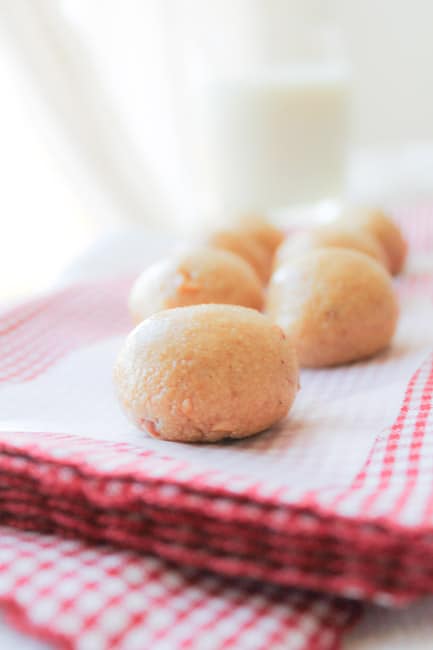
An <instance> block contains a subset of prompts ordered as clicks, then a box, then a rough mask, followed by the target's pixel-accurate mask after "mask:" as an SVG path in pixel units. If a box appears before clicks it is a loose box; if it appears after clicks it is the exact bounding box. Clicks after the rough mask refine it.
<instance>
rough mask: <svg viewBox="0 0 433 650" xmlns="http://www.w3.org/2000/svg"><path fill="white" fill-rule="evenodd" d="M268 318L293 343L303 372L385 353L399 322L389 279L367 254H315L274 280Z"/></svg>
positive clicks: (288, 265) (289, 265) (287, 266)
mask: <svg viewBox="0 0 433 650" xmlns="http://www.w3.org/2000/svg"><path fill="white" fill-rule="evenodd" d="M266 312H267V313H268V315H269V316H270V317H271V318H272V319H273V320H274V321H275V322H276V323H278V324H279V325H280V326H281V327H282V328H283V330H284V331H285V332H287V333H288V334H289V336H291V337H293V340H294V342H295V345H296V349H297V352H298V358H299V363H300V365H301V366H307V367H322V366H333V365H338V364H344V363H348V362H350V361H357V360H359V359H363V358H366V357H370V356H372V355H373V354H376V353H377V352H379V351H381V350H383V349H384V348H385V347H386V346H387V345H388V344H389V343H390V341H391V339H392V336H393V334H394V332H395V328H396V325H397V320H398V312H399V309H398V303H397V299H396V295H395V292H394V289H393V286H392V281H391V276H390V275H389V273H388V272H387V271H386V270H385V269H384V268H383V267H382V266H381V265H380V264H378V263H377V262H376V261H375V260H373V259H371V258H370V257H368V256H367V255H364V254H363V253H359V252H357V251H351V250H343V249H338V248H333V249H332V248H328V249H323V250H317V251H312V252H310V253H308V254H305V255H304V256H301V257H297V258H295V259H293V260H292V261H291V262H287V263H286V264H285V265H283V266H281V267H280V268H279V269H278V270H277V271H276V272H275V273H274V275H273V276H272V278H271V282H270V285H269V289H268V295H267V305H266Z"/></svg>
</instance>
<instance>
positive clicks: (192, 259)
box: [129, 248, 264, 325]
mask: <svg viewBox="0 0 433 650" xmlns="http://www.w3.org/2000/svg"><path fill="white" fill-rule="evenodd" d="M263 300H264V296H263V287H262V284H261V282H260V280H259V279H258V277H257V275H256V273H255V272H254V270H253V269H252V268H251V266H250V265H249V264H247V262H245V261H244V260H243V259H242V258H240V257H239V256H238V255H234V254H233V253H230V252H228V251H223V250H216V249H212V248H200V249H194V250H190V251H185V252H183V253H179V254H177V255H173V256H172V257H170V258H167V259H164V260H161V261H160V262H157V263H156V264H153V265H152V266H151V267H149V268H148V269H146V270H145V271H143V273H142V274H141V275H140V276H139V278H138V279H137V280H136V282H135V283H134V285H133V287H132V289H131V293H130V296H129V311H130V313H131V316H132V319H133V321H134V323H135V324H136V325H137V324H138V323H140V322H141V321H142V320H144V319H145V318H147V317H148V316H151V315H152V314H154V313H156V312H158V311H163V310H164V309H172V308H175V307H185V306H188V305H200V304H207V303H218V304H227V305H241V306H243V307H250V308H251V309H258V310H260V309H262V307H263Z"/></svg>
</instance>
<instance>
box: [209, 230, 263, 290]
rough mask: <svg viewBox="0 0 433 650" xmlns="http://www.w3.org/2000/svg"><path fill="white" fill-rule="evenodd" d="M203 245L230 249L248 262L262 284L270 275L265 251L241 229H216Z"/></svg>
mask: <svg viewBox="0 0 433 650" xmlns="http://www.w3.org/2000/svg"><path fill="white" fill-rule="evenodd" d="M203 243H204V244H205V245H207V246H211V247H213V248H220V249H222V250H226V251H230V252H231V253H234V254H235V255H239V257H242V259H244V260H245V261H246V262H248V264H250V265H251V266H252V267H253V269H254V270H255V272H256V273H257V275H258V277H259V278H260V280H261V282H262V283H263V284H266V283H267V282H268V280H269V276H270V272H271V269H270V260H269V255H267V253H266V251H265V250H264V249H263V248H262V246H260V244H258V243H257V242H256V241H254V239H253V238H252V237H251V236H250V235H248V234H246V233H244V232H242V230H234V229H233V230H217V231H215V232H213V233H210V234H209V235H207V237H206V238H205V240H204V242H203Z"/></svg>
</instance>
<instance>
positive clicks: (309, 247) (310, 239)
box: [274, 223, 388, 269]
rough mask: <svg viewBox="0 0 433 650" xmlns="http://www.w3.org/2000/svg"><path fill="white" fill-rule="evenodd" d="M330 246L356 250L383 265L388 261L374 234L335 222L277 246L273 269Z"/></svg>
mask: <svg viewBox="0 0 433 650" xmlns="http://www.w3.org/2000/svg"><path fill="white" fill-rule="evenodd" d="M330 247H332V248H341V249H348V250H355V251H359V252H360V253H365V255H368V256H369V257H371V258H373V259H374V260H376V261H377V262H379V263H380V264H382V265H383V266H387V264H388V259H387V256H386V253H385V250H384V249H383V247H382V245H381V244H380V243H379V242H378V241H377V240H376V239H375V237H373V236H372V235H370V234H369V233H368V232H366V231H364V230H362V229H361V228H357V227H356V226H352V225H350V224H347V223H338V224H335V225H334V224H330V225H327V226H319V227H316V228H312V229H311V230H306V231H303V232H299V233H297V234H295V235H293V236H292V237H288V238H287V239H286V240H285V241H284V242H283V243H282V244H281V246H280V247H279V248H278V249H277V252H276V254H275V258H274V269H276V268H278V267H279V266H281V265H282V264H285V263H286V262H289V261H290V260H292V259H295V258H296V257H299V256H300V255H304V254H305V253H308V252H310V251H314V250H318V249H321V248H330Z"/></svg>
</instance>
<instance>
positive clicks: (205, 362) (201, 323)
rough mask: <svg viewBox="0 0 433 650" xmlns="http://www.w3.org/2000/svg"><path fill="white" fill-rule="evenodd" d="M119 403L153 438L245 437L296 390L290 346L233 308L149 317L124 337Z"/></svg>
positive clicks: (280, 411) (267, 324) (255, 315)
mask: <svg viewBox="0 0 433 650" xmlns="http://www.w3.org/2000/svg"><path fill="white" fill-rule="evenodd" d="M114 378H115V383H116V384H117V390H118V395H119V399H120V402H121V404H122V406H123V408H124V410H125V411H126V413H127V414H128V415H129V417H130V418H131V419H132V420H133V421H134V422H135V423H136V424H137V425H138V427H139V428H140V429H143V430H146V431H148V432H149V433H150V434H151V435H152V436H154V437H156V438H162V439H165V440H176V441H180V442H215V441H217V440H221V439H223V438H244V437H246V436H250V435H252V434H254V433H257V432H259V431H263V430H264V429H267V428H268V427H270V426H271V425H272V424H274V423H275V422H276V421H278V420H280V419H281V418H283V417H284V416H285V415H286V413H287V411H288V409H289V408H290V406H291V405H292V402H293V400H294V398H295V395H296V392H297V389H298V368H297V361H296V354H295V350H294V346H293V344H292V342H291V341H290V339H289V338H288V337H287V336H286V335H285V334H284V333H283V331H282V330H281V329H280V328H279V327H278V326H277V325H275V324H274V323H272V322H271V321H270V320H269V319H268V318H267V317H266V316H264V315H263V314H260V313H259V312H257V311H254V310H252V309H246V308H245V307H235V306H232V305H198V306H194V307H180V308H178V309H170V310H167V311H163V312H159V313H157V314H154V315H153V316H151V317H150V318H148V319H147V320H145V321H143V322H142V323H140V325H138V327H136V328H135V329H134V330H133V331H132V332H131V334H130V335H129V336H128V338H127V339H126V342H125V344H124V346H123V349H122V351H121V352H120V355H119V358H118V360H117V364H116V367H115V372H114Z"/></svg>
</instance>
